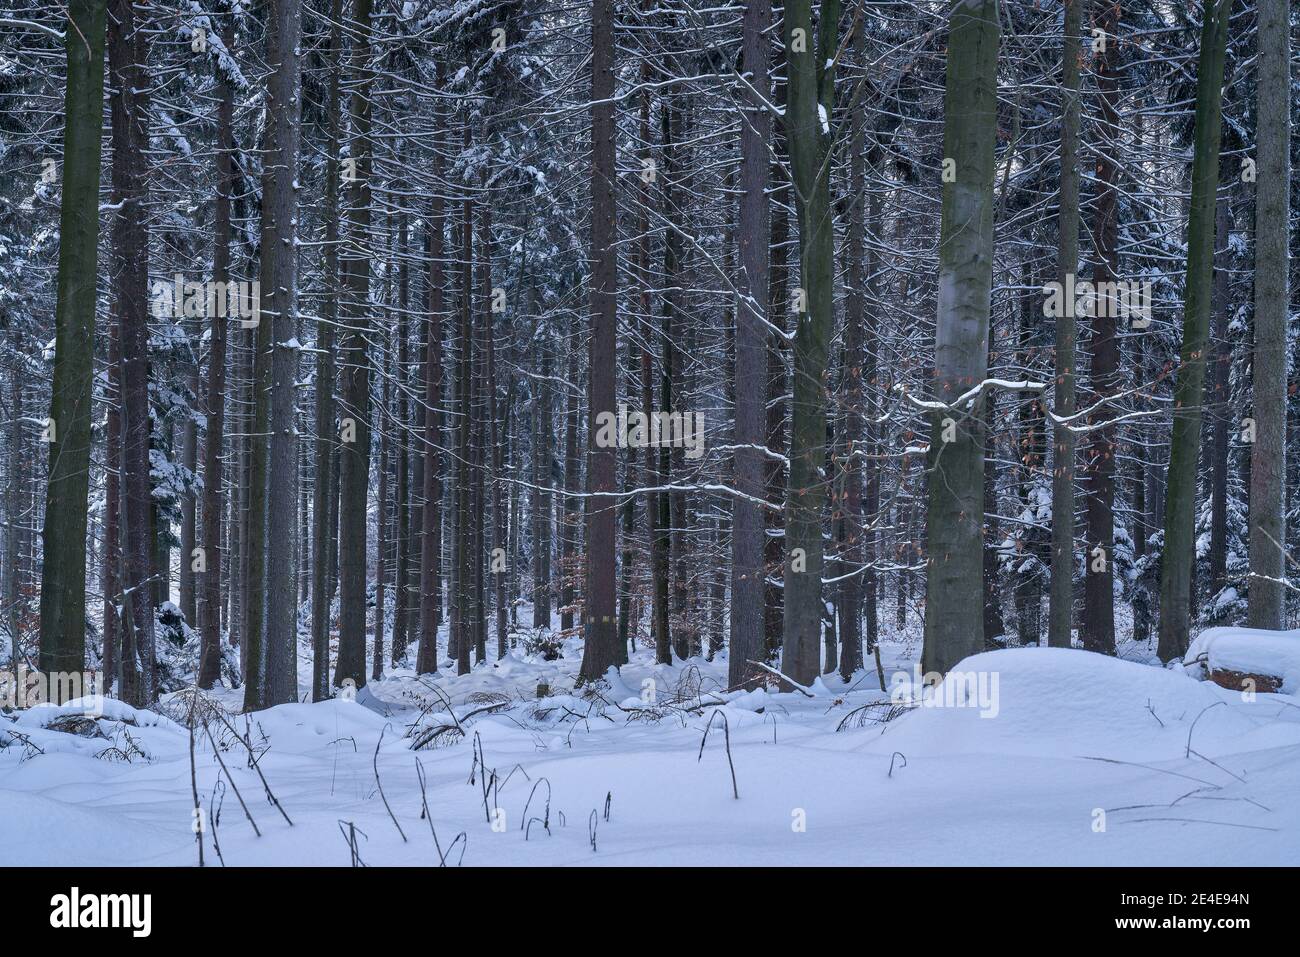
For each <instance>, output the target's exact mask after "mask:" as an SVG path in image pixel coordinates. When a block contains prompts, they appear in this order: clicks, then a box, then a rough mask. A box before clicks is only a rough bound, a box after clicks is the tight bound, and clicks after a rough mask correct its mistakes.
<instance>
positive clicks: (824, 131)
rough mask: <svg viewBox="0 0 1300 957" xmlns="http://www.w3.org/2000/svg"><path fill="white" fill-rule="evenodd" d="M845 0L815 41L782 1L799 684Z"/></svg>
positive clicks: (812, 626) (791, 564)
mask: <svg viewBox="0 0 1300 957" xmlns="http://www.w3.org/2000/svg"><path fill="white" fill-rule="evenodd" d="M839 14H840V4H839V0H823V3H822V4H821V8H820V18H819V19H820V29H819V31H818V35H817V43H816V45H815V46H814V43H813V11H812V3H811V0H790V2H787V3H786V5H785V18H784V19H785V48H786V64H787V71H786V72H787V75H788V77H789V79H788V83H789V104H788V105H787V107H786V113H785V130H786V139H787V142H788V145H789V150H790V162H791V173H792V176H793V183H794V198H795V208H796V210H797V212H798V215H799V275H800V278H801V282H802V286H801V288H800V290H799V291H798V292H797V293H796V326H795V337H794V389H793V391H794V400H793V402H792V404H791V420H790V483H789V487H788V489H787V492H786V505H785V518H786V523H785V557H784V562H783V568H784V577H785V622H784V628H783V631H782V643H781V668H782V672H783V673H784V674H785V675H786V676H787V677H789V678H791V679H793V680H794V681H796V682H798V683H800V684H811V683H812V682H813V680H814V679H815V678H816V677H817V674H818V671H819V670H820V667H819V665H820V638H821V627H822V618H823V617H824V609H823V607H822V587H821V586H822V521H823V519H824V517H825V516H824V513H825V504H826V490H825V488H826V485H825V476H826V356H827V349H828V345H829V342H830V336H831V329H832V326H833V325H834V321H835V315H834V309H835V302H834V300H835V226H834V222H833V220H832V210H831V202H830V162H829V159H828V157H829V154H830V148H831V135H830V121H831V118H832V107H833V105H834V101H835V97H834V83H835V76H834V69H835V67H834V57H835V56H836V53H837V50H838V39H837V38H838V27H839Z"/></svg>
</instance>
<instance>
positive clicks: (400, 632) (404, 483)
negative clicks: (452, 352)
mask: <svg viewBox="0 0 1300 957" xmlns="http://www.w3.org/2000/svg"><path fill="white" fill-rule="evenodd" d="M406 242H407V226H406V216H405V215H404V214H399V218H398V223H397V245H396V248H395V249H394V252H393V258H394V260H395V261H396V262H397V264H398V265H397V270H398V271H397V370H396V374H395V379H396V391H397V420H396V421H395V422H394V423H393V459H394V465H395V467H396V482H395V483H394V489H393V525H394V528H393V534H394V536H396V539H397V562H396V565H395V567H394V570H393V640H392V646H393V647H392V657H393V659H394V660H396V659H398V658H400V657H401V656H402V655H404V654H406V644H407V641H408V640H409V638H408V635H407V625H408V624H409V609H410V605H411V593H410V588H409V585H410V581H409V579H410V575H411V564H412V563H411V525H410V513H411V466H410V443H409V441H408V439H407V435H408V433H409V431H410V412H409V408H410V403H409V402H408V401H407V395H408V393H409V390H410V385H409V379H410V375H409V372H408V368H409V366H410V364H411V356H410V328H409V321H408V320H407V317H406V314H407V309H408V308H409V307H410V287H409V281H410V280H409V276H408V273H407V268H406ZM379 664H380V673H381V674H382V669H383V661H382V659H379ZM376 677H378V676H376Z"/></svg>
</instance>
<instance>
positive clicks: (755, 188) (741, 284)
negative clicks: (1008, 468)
mask: <svg viewBox="0 0 1300 957" xmlns="http://www.w3.org/2000/svg"><path fill="white" fill-rule="evenodd" d="M771 22H772V9H771V5H770V3H769V0H751V2H750V3H749V4H747V5H746V7H745V23H744V39H743V52H742V55H743V57H744V71H745V74H746V75H747V78H748V81H749V85H750V86H751V87H752V88H753V91H754V92H753V93H750V92H749V91H746V92H747V94H748V95H746V96H745V97H744V100H745V102H746V103H747V106H746V108H745V110H744V112H743V113H742V120H741V125H740V212H739V222H738V226H737V235H738V239H739V242H740V272H739V274H738V276H737V279H738V281H737V283H736V293H737V295H738V297H739V302H738V303H737V306H736V345H735V349H736V370H735V377H734V379H735V391H736V418H735V446H736V451H735V465H734V468H735V477H734V479H733V485H734V487H735V489H736V495H735V496H734V497H733V498H732V503H731V650H730V653H729V656H728V661H727V684H728V685H730V686H731V687H733V688H734V687H736V686H738V685H740V684H741V683H742V682H744V681H746V680H748V679H749V678H751V677H753V676H754V674H755V672H757V671H758V669H756V668H755V667H754V666H753V665H751V664H749V662H750V661H761V660H763V652H762V648H763V591H764V579H765V573H764V568H763V538H764V531H763V529H764V517H763V511H764V510H763V509H762V507H761V506H760V504H759V503H760V502H761V501H762V500H763V497H764V477H765V476H764V464H765V461H764V460H765V458H766V456H765V454H764V451H765V447H766V442H767V435H766V429H767V421H766V420H767V339H768V332H767V327H766V326H765V325H764V323H765V322H766V314H767V283H768V272H767V264H768V256H769V249H768V229H769V224H768V198H767V168H768V162H769V157H768V151H769V149H770V142H771V138H772V117H771V114H770V113H769V112H768V109H767V105H766V103H764V102H762V100H766V99H767V98H768V97H769V95H770V87H771V82H770V80H769V78H768V51H767V44H768V39H767V30H768V29H769V27H770V26H771ZM760 97H761V98H762V99H761V100H760Z"/></svg>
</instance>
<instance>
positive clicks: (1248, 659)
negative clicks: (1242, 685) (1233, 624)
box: [1183, 628, 1300, 694]
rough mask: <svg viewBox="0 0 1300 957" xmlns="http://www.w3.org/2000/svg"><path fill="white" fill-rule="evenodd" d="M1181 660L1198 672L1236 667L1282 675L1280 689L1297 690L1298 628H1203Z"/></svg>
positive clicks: (1299, 669) (1299, 666)
mask: <svg viewBox="0 0 1300 957" xmlns="http://www.w3.org/2000/svg"><path fill="white" fill-rule="evenodd" d="M1183 661H1185V662H1186V663H1187V665H1188V666H1189V667H1191V668H1193V669H1200V671H1199V674H1201V675H1202V676H1204V675H1205V673H1206V669H1208V670H1209V671H1239V672H1241V673H1242V674H1249V675H1272V676H1275V677H1278V678H1281V679H1282V687H1281V689H1280V690H1281V691H1282V692H1283V693H1284V694H1295V693H1296V692H1297V691H1300V631H1265V630H1264V629H1261V628H1207V629H1206V630H1205V631H1203V632H1201V633H1200V635H1198V636H1197V638H1196V640H1195V641H1193V642H1192V644H1191V647H1190V648H1188V649H1187V654H1186V655H1184V656H1183Z"/></svg>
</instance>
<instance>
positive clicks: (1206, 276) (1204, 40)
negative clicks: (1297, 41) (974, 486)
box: [1157, 0, 1232, 662]
mask: <svg viewBox="0 0 1300 957" xmlns="http://www.w3.org/2000/svg"><path fill="white" fill-rule="evenodd" d="M1231 7H1232V0H1211V2H1208V3H1207V4H1206V6H1205V13H1204V24H1203V26H1202V30H1201V50H1200V57H1199V63H1198V66H1197V78H1196V121H1195V122H1196V126H1195V135H1194V146H1193V152H1192V200H1191V209H1190V211H1189V214H1188V223H1187V283H1186V305H1185V308H1184V315H1183V342H1182V346H1181V348H1180V349H1179V355H1178V358H1179V363H1178V374H1177V378H1176V380H1175V383H1174V423H1173V437H1172V440H1171V445H1170V450H1169V469H1168V472H1167V474H1168V480H1167V487H1166V492H1165V547H1164V553H1163V556H1162V559H1161V564H1160V631H1159V635H1160V638H1159V644H1158V647H1157V653H1158V654H1159V655H1160V660H1161V661H1166V662H1167V661H1170V660H1172V659H1174V658H1178V657H1181V656H1182V654H1183V653H1184V652H1185V651H1186V650H1187V643H1188V632H1189V630H1190V625H1191V621H1190V619H1191V598H1192V563H1193V561H1194V559H1195V551H1196V550H1195V541H1194V538H1195V532H1196V530H1195V524H1196V484H1197V483H1196V463H1197V459H1198V458H1199V456H1200V445H1201V401H1202V398H1203V397H1204V393H1205V365H1206V350H1207V348H1208V346H1209V332H1210V311H1211V306H1212V299H1213V297H1212V287H1213V283H1214V206H1215V195H1216V192H1217V189H1218V184H1219V145H1220V131H1221V128H1222V119H1223V117H1222V112H1221V109H1222V104H1223V61H1224V53H1225V50H1226V47H1227V43H1228V14H1229V12H1230V11H1231Z"/></svg>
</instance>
